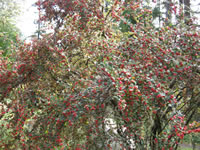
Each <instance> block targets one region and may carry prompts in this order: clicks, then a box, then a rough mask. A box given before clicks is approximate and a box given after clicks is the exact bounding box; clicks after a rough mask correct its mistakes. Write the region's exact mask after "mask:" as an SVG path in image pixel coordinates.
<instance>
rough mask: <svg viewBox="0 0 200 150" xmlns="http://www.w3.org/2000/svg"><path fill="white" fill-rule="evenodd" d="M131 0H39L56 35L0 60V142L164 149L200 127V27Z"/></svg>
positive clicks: (10, 145)
mask: <svg viewBox="0 0 200 150" xmlns="http://www.w3.org/2000/svg"><path fill="white" fill-rule="evenodd" d="M125 2H126V3H123V2H120V1H118V0H115V1H111V0H110V1H106V3H103V2H102V1H101V0H55V1H49V0H41V1H38V3H37V5H38V9H39V10H40V13H41V16H42V17H41V18H40V21H41V22H42V23H43V24H47V25H49V26H50V28H51V29H53V31H52V33H49V34H44V35H42V38H41V39H39V40H34V41H32V42H31V43H29V44H27V43H25V44H21V42H20V41H19V42H18V45H17V46H16V47H14V48H13V50H12V59H9V58H4V57H0V64H1V66H0V85H1V86H0V100H1V107H0V108H1V116H0V118H1V120H2V121H3V123H2V124H1V125H0V128H1V132H2V131H5V130H7V132H6V133H7V134H8V135H7V136H5V137H6V138H4V139H1V140H0V144H1V145H0V147H2V148H4V149H18V148H19V149H23V148H24V149H50V148H55V149H56V148H57V149H76V150H79V149H89V150H93V149H97V150H98V149H99V150H102V149H111V148H112V149H116V150H117V149H137V150H139V149H141V150H144V149H162V150H164V149H176V148H177V146H178V144H179V142H180V140H181V139H183V137H184V135H185V134H189V133H194V132H199V131H200V130H199V126H198V125H197V124H192V125H190V126H189V122H190V120H191V119H192V117H193V116H194V115H195V113H196V112H197V111H198V107H199V105H200V101H199V95H200V91H199V89H200V87H199V85H200V84H199V81H200V80H199V72H200V70H199V50H200V43H199V39H200V34H199V30H198V28H197V27H196V26H195V25H193V24H192V20H191V23H190V24H189V25H185V24H184V22H183V21H182V20H180V22H179V24H178V25H177V26H176V27H174V26H169V25H165V24H163V26H162V27H160V28H156V27H155V26H154V25H153V22H152V21H153V15H152V12H151V10H149V9H144V8H142V6H141V3H140V2H136V1H130V2H128V1H125ZM2 133H4V132H2Z"/></svg>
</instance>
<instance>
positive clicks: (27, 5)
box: [17, 0, 38, 38]
mask: <svg viewBox="0 0 200 150" xmlns="http://www.w3.org/2000/svg"><path fill="white" fill-rule="evenodd" d="M35 2H37V0H23V1H21V2H20V6H21V10H22V12H21V15H20V16H19V17H18V19H17V27H18V28H19V29H20V30H21V32H22V34H23V37H24V38H28V37H29V36H31V35H33V34H34V32H35V31H36V30H37V25H36V24H34V22H36V21H37V19H38V10H37V8H36V7H34V6H33V4H34V3H35Z"/></svg>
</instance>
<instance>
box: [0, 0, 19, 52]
mask: <svg viewBox="0 0 200 150" xmlns="http://www.w3.org/2000/svg"><path fill="white" fill-rule="evenodd" d="M18 14H19V5H18V4H17V1H15V0H1V1H0V17H1V21H0V50H3V55H7V54H8V53H9V48H10V46H11V44H12V42H16V36H17V35H19V33H20V32H19V29H18V28H17V27H16V25H15V20H16V17H17V15H18Z"/></svg>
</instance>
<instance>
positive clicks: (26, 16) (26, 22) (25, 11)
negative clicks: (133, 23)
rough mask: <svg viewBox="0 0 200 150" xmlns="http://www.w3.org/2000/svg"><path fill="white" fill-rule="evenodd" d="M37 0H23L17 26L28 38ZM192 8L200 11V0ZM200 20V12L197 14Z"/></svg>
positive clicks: (34, 26)
mask: <svg viewBox="0 0 200 150" xmlns="http://www.w3.org/2000/svg"><path fill="white" fill-rule="evenodd" d="M35 2H37V0H21V2H20V4H21V8H22V14H21V15H20V16H19V18H18V20H17V27H18V28H19V29H20V30H21V32H22V34H23V37H24V38H25V39H26V38H28V37H30V36H31V35H33V34H34V32H35V31H36V30H37V25H36V24H34V22H36V21H37V19H38V10H37V8H36V7H34V6H33V4H34V3H35ZM191 8H192V10H193V11H199V12H200V1H199V0H191ZM197 17H198V18H199V20H198V21H200V14H198V15H197Z"/></svg>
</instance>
